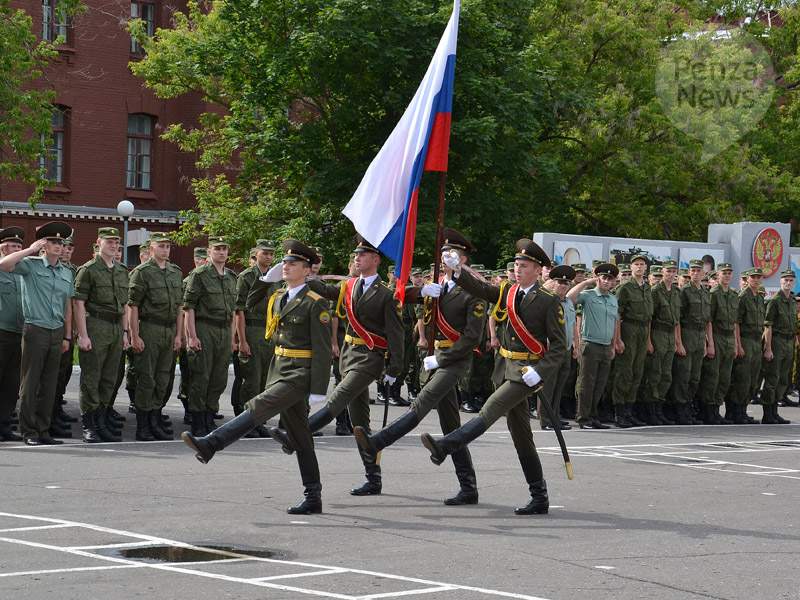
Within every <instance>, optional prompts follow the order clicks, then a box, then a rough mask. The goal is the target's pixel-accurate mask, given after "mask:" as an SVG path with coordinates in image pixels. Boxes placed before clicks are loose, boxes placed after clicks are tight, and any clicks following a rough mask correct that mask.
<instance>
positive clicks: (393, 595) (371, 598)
mask: <svg viewBox="0 0 800 600" xmlns="http://www.w3.org/2000/svg"><path fill="white" fill-rule="evenodd" d="M458 589H459V588H458V587H453V586H450V585H440V586H437V587H429V588H422V589H417V590H405V591H403V592H386V593H385V594H370V595H368V596H356V598H357V599H358V600H374V599H376V598H398V597H400V596H416V595H417V594H434V593H436V592H452V591H453V590H458Z"/></svg>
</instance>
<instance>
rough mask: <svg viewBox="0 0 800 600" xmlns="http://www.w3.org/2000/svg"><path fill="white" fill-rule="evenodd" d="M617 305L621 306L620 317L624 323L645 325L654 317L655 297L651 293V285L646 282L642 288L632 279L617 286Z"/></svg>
mask: <svg viewBox="0 0 800 600" xmlns="http://www.w3.org/2000/svg"><path fill="white" fill-rule="evenodd" d="M616 291H617V303H618V304H619V317H620V319H622V322H623V323H624V322H625V321H628V323H636V324H637V325H644V324H646V323H648V322H649V321H650V319H651V317H652V315H653V297H652V295H651V293H650V284H649V283H647V282H646V281H645V282H644V283H643V284H642V285H641V286H640V285H639V284H637V283H636V280H635V279H633V278H631V279H629V280H628V281H626V282H625V283H623V284H622V285H619V286H617V288H616Z"/></svg>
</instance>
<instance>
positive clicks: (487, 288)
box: [421, 239, 567, 515]
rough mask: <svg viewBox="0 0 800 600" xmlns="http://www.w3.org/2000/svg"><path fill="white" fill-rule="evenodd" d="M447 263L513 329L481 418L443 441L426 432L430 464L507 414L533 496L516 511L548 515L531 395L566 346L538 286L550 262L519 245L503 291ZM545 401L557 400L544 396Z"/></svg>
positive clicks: (555, 303)
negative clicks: (492, 304)
mask: <svg viewBox="0 0 800 600" xmlns="http://www.w3.org/2000/svg"><path fill="white" fill-rule="evenodd" d="M442 260H443V262H444V263H445V265H446V266H447V267H449V268H451V269H453V278H454V279H455V281H456V283H457V284H458V285H459V286H461V287H463V288H464V289H465V290H467V291H468V292H469V293H470V294H473V295H474V296H477V297H479V298H483V299H484V300H486V301H487V302H495V307H494V311H493V313H494V315H495V316H498V317H501V318H503V320H506V321H508V324H507V325H506V326H505V327H503V328H502V331H501V336H502V337H501V340H500V341H501V346H500V350H499V356H500V360H499V362H498V364H497V368H496V369H495V372H494V382H495V385H496V386H497V389H496V391H495V392H494V393H493V394H492V395H491V396H490V397H489V398H488V400H487V401H486V403H485V404H484V405H483V407H482V408H481V412H480V414H479V415H478V416H477V417H475V418H473V419H472V420H470V421H468V422H467V423H466V424H464V425H462V426H461V427H459V428H458V429H456V430H455V431H453V432H451V433H449V434H447V435H446V436H444V437H443V438H441V439H439V440H434V439H433V437H432V436H431V435H430V434H428V433H423V434H422V436H421V437H422V443H423V445H424V446H425V447H426V448H427V449H428V450H429V451H430V453H431V461H433V462H434V464H437V465H438V464H442V462H444V460H445V459H446V458H447V455H448V454H453V453H454V452H457V451H459V450H461V449H462V448H464V447H465V446H466V445H467V444H469V443H470V442H471V441H472V440H474V439H476V438H478V437H479V436H481V435H482V434H483V433H484V432H485V431H486V430H487V429H488V428H489V426H491V424H492V423H494V422H495V421H497V420H498V419H499V418H500V417H501V416H503V415H506V421H507V423H508V429H509V431H510V433H511V439H512V440H513V441H514V446H515V448H516V450H517V456H518V457H519V461H520V464H521V466H522V471H523V473H524V474H525V479H526V481H527V482H528V489H529V490H530V494H531V501H530V502H529V503H528V504H527V505H526V506H524V507H522V508H517V509H515V510H514V512H515V513H516V514H518V515H531V514H545V513H547V511H548V510H549V506H550V504H549V500H548V497H547V484H546V483H545V480H544V476H543V473H542V464H541V462H540V460H539V455H538V454H537V452H536V446H535V445H534V443H533V434H532V432H531V422H530V416H529V410H528V396H530V395H531V394H532V393H535V392H537V391H539V390H542V388H544V386H543V385H542V383H543V380H544V381H547V380H548V379H550V378H554V377H555V376H556V373H557V371H558V368H559V364H560V363H561V361H563V355H564V352H565V350H566V346H567V341H566V335H565V332H564V312H563V309H562V307H561V302H560V300H559V298H558V296H555V295H554V294H552V293H550V292H548V291H547V290H545V289H542V288H541V286H540V285H539V284H538V281H539V277H540V275H541V271H542V267H543V266H549V265H550V264H551V263H550V259H549V258H548V256H547V254H546V253H545V252H544V250H542V249H541V248H540V247H539V246H538V245H537V244H536V243H535V242H533V241H531V240H528V239H522V240H519V241H518V242H517V253H516V255H515V257H514V275H515V279H516V284H514V285H512V286H501V287H496V286H493V285H490V284H488V283H486V282H483V281H481V280H479V279H478V278H477V277H475V276H474V275H472V274H471V273H469V272H468V271H467V270H466V269H462V268H461V260H460V258H459V257H458V255H455V256H453V255H452V254H450V253H445V254H443V255H442ZM501 314H502V315H504V316H501ZM544 389H550V386H549V385H548V386H547V387H546V388H544ZM542 401H543V402H551V401H552V400H551V398H548V397H547V396H546V395H545V396H544V397H543V398H542Z"/></svg>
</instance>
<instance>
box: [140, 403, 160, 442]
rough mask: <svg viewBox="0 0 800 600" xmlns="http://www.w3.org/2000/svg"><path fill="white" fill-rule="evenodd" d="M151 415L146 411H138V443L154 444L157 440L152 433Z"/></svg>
mask: <svg viewBox="0 0 800 600" xmlns="http://www.w3.org/2000/svg"><path fill="white" fill-rule="evenodd" d="M149 417H150V413H149V412H147V411H144V410H139V409H137V410H136V441H137V442H154V441H156V438H155V437H154V436H153V432H152V431H150V418H149Z"/></svg>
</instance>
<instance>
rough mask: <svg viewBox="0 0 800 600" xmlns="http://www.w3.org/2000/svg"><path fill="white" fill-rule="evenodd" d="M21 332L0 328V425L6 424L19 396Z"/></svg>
mask: <svg viewBox="0 0 800 600" xmlns="http://www.w3.org/2000/svg"><path fill="white" fill-rule="evenodd" d="M21 360H22V334H21V333H15V332H13V331H2V330H0V425H4V424H7V423H8V422H9V421H10V419H11V413H12V412H14V409H15V408H16V407H17V399H18V398H19V369H20V361H21Z"/></svg>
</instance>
